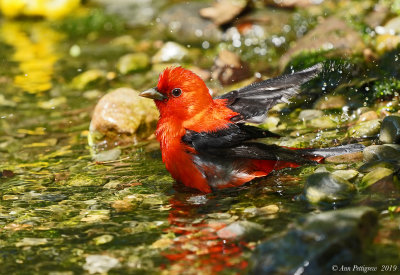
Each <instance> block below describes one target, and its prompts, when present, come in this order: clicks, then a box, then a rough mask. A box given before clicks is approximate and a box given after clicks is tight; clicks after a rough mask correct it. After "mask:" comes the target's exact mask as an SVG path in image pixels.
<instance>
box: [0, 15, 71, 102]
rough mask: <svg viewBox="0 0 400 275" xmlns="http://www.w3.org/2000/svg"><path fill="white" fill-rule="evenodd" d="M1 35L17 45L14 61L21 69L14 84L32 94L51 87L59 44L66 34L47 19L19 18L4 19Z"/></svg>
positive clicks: (12, 44) (58, 55)
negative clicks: (25, 21) (52, 25)
mask: <svg viewBox="0 0 400 275" xmlns="http://www.w3.org/2000/svg"><path fill="white" fill-rule="evenodd" d="M0 35H1V37H2V39H3V41H4V42H5V43H6V44H8V45H10V46H12V47H13V48H14V51H15V52H14V54H13V55H12V57H11V60H13V61H15V62H18V66H19V69H20V71H21V73H20V74H19V75H17V76H15V77H14V84H15V85H16V86H17V87H19V88H21V89H23V90H24V91H26V92H29V93H32V94H35V93H40V92H44V91H47V90H50V89H51V87H52V76H53V74H54V64H55V63H56V62H57V60H58V59H59V58H60V54H59V53H57V45H58V43H59V42H60V40H62V38H63V35H62V34H61V33H58V32H56V31H55V30H54V29H52V28H50V27H49V26H48V25H46V23H45V22H29V23H27V24H23V23H21V22H16V21H4V22H3V24H2V25H1V29H0Z"/></svg>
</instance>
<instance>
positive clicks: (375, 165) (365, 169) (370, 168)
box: [358, 160, 395, 173]
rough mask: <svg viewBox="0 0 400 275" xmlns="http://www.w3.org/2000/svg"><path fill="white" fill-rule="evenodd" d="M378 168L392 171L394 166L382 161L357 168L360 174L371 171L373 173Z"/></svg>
mask: <svg viewBox="0 0 400 275" xmlns="http://www.w3.org/2000/svg"><path fill="white" fill-rule="evenodd" d="M378 168H387V169H390V170H394V169H395V166H394V165H393V164H392V163H390V162H387V161H384V160H382V161H381V160H376V161H372V162H368V163H366V164H364V165H362V166H361V167H360V168H358V171H360V172H361V173H369V172H372V171H375V170H376V169H378Z"/></svg>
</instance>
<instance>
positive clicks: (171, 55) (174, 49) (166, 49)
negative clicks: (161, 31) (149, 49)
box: [151, 41, 189, 63]
mask: <svg viewBox="0 0 400 275" xmlns="http://www.w3.org/2000/svg"><path fill="white" fill-rule="evenodd" d="M188 55H189V51H188V50H187V49H186V48H185V47H183V46H181V45H179V44H178V43H175V42H171V41H169V42H167V43H165V44H164V45H163V46H162V48H161V49H160V50H159V51H158V52H157V53H156V54H154V56H153V58H152V59H151V61H152V62H153V63H164V62H175V61H176V62H182V61H183V59H184V58H185V57H187V56H188Z"/></svg>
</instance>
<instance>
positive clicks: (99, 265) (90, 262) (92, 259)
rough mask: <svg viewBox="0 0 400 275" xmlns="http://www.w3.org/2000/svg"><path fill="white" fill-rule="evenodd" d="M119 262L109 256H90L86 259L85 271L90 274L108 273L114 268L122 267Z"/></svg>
mask: <svg viewBox="0 0 400 275" xmlns="http://www.w3.org/2000/svg"><path fill="white" fill-rule="evenodd" d="M120 266H121V264H120V263H119V260H118V259H116V258H113V257H110V256H107V255H89V256H87V257H86V263H85V264H84V265H83V269H85V270H86V271H88V272H89V273H90V274H95V273H107V272H108V271H109V270H111V269H113V268H117V267H120Z"/></svg>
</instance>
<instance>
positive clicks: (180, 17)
mask: <svg viewBox="0 0 400 275" xmlns="http://www.w3.org/2000/svg"><path fill="white" fill-rule="evenodd" d="M205 7H206V4H203V3H196V2H187V3H181V4H176V5H174V6H172V7H171V8H169V9H166V10H165V11H164V12H162V13H161V15H160V23H159V24H157V26H158V27H159V28H160V31H161V32H162V33H166V34H168V36H170V37H171V38H172V40H175V41H178V42H180V43H185V44H186V43H194V44H201V43H203V42H204V41H208V42H210V43H213V42H219V41H220V39H221V37H222V32H221V31H220V30H219V29H218V27H217V26H216V25H215V24H213V23H212V22H211V21H210V20H207V19H205V18H202V17H201V16H200V13H199V11H200V9H202V8H205ZM188 22H190V24H188Z"/></svg>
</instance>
